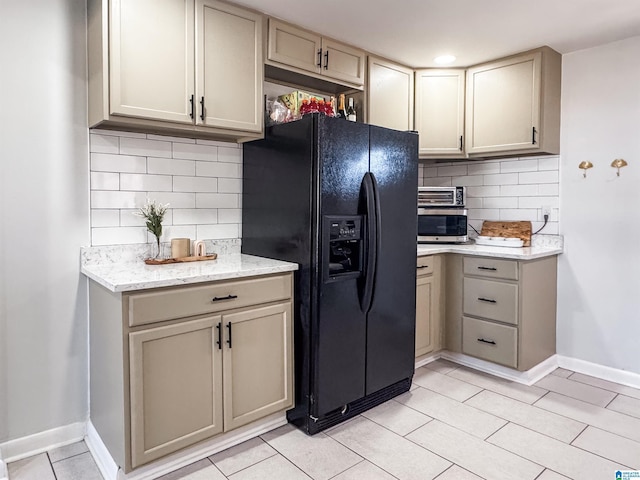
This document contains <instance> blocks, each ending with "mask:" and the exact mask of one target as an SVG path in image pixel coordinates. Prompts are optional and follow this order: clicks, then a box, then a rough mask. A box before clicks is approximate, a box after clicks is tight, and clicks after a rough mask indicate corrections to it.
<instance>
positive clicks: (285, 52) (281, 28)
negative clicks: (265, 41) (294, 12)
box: [267, 18, 322, 73]
mask: <svg viewBox="0 0 640 480" xmlns="http://www.w3.org/2000/svg"><path fill="white" fill-rule="evenodd" d="M321 49H322V42H321V39H320V36H319V35H316V34H315V33H311V32H307V31H305V30H301V29H299V28H296V27H293V26H291V25H287V24H286V23H282V22H279V21H278V20H275V19H273V18H270V19H269V48H268V53H267V58H268V59H269V60H272V61H274V62H279V63H283V64H285V65H289V66H291V67H296V68H301V69H302V70H307V71H309V72H314V73H320V60H321V53H322V52H321Z"/></svg>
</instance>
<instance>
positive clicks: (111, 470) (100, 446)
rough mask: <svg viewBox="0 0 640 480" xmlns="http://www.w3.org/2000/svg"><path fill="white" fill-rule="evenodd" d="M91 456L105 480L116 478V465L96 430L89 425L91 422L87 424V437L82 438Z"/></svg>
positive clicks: (91, 424)
mask: <svg viewBox="0 0 640 480" xmlns="http://www.w3.org/2000/svg"><path fill="white" fill-rule="evenodd" d="M84 441H85V443H86V444H87V447H88V448H89V451H90V452H91V456H93V459H94V460H95V462H96V465H97V466H98V470H100V473H101V474H102V476H103V477H104V478H105V479H110V478H117V476H118V465H117V464H116V462H115V461H114V460H113V458H112V457H111V454H109V451H108V450H107V447H106V446H105V444H104V443H103V442H102V439H101V438H100V435H98V432H97V431H96V428H95V427H94V426H93V423H91V420H89V421H88V422H87V436H86V437H85V438H84Z"/></svg>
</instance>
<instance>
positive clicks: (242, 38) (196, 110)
mask: <svg viewBox="0 0 640 480" xmlns="http://www.w3.org/2000/svg"><path fill="white" fill-rule="evenodd" d="M262 22H263V20H262V16H261V15H260V14H257V13H254V12H251V11H248V10H244V9H241V8H238V7H235V6H233V5H230V4H227V3H224V2H220V1H218V0H167V1H163V2H156V1H153V0H90V1H89V2H88V57H89V126H90V127H93V126H98V125H101V124H105V125H107V126H108V125H112V126H118V127H129V128H132V129H138V130H142V129H146V130H147V131H160V132H165V131H167V132H170V131H174V133H183V134H186V133H187V132H190V133H192V134H198V133H199V134H210V135H212V136H222V137H230V138H241V137H243V136H244V135H245V134H247V135H251V134H255V135H257V134H260V133H261V132H262V126H263V125H262V124H263V119H262V117H263V114H262V112H263V108H262V85H263V53H262Z"/></svg>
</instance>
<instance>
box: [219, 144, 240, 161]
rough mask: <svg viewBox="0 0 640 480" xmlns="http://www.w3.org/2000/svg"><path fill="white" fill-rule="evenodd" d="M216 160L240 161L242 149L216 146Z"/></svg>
mask: <svg viewBox="0 0 640 480" xmlns="http://www.w3.org/2000/svg"><path fill="white" fill-rule="evenodd" d="M218 161H219V162H229V163H242V150H241V149H240V148H233V147H218Z"/></svg>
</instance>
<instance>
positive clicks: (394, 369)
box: [242, 114, 418, 434]
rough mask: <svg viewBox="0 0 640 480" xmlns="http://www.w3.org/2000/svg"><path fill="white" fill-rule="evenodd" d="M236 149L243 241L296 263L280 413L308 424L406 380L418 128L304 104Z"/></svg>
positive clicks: (323, 421)
mask: <svg viewBox="0 0 640 480" xmlns="http://www.w3.org/2000/svg"><path fill="white" fill-rule="evenodd" d="M243 150H244V151H243V162H244V165H243V194H242V252H243V253H247V254H252V255H259V256H263V257H269V258H275V259H279V260H285V261H289V262H295V263H298V264H299V270H298V271H297V272H296V273H295V289H294V296H295V300H294V301H295V308H294V351H295V363H294V372H295V374H294V376H295V386H294V388H295V406H294V408H293V409H291V410H290V411H288V412H287V418H288V420H289V421H290V422H292V423H294V424H296V425H298V426H299V427H300V428H302V429H303V430H304V431H306V432H307V433H309V434H314V433H316V432H318V431H320V430H323V429H325V428H328V427H330V426H333V425H335V424H337V423H339V422H341V421H343V420H346V419H347V418H350V417H352V416H354V415H357V414H359V413H361V412H363V411H365V410H367V409H368V408H371V407H374V406H376V405H378V404H380V403H383V402H384V401H386V400H388V399H390V398H392V397H394V396H396V395H399V394H400V393H403V392H405V391H407V390H409V388H410V386H411V379H412V377H413V371H414V352H415V308H416V305H415V302H416V300H415V291H416V235H417V232H416V221H417V215H416V208H417V207H416V206H417V184H418V135H417V134H416V133H413V132H400V131H396V130H390V129H386V128H382V127H376V126H373V125H367V124H363V123H355V122H348V121H345V120H343V119H337V118H330V117H325V116H323V115H319V114H311V115H307V116H305V117H303V118H302V119H301V120H299V121H295V122H291V123H287V124H282V125H275V126H272V127H269V128H267V131H266V134H265V138H264V139H263V140H257V141H253V142H249V143H245V144H244V146H243Z"/></svg>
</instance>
